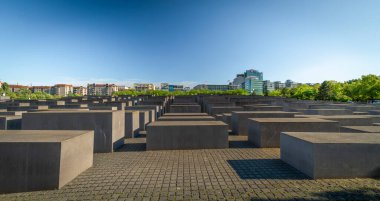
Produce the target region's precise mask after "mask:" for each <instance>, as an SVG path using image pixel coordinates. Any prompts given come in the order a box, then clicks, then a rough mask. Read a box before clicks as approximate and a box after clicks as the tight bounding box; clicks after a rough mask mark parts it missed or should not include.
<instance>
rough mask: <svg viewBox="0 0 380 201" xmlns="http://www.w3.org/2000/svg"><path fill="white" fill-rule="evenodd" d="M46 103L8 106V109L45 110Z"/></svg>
mask: <svg viewBox="0 0 380 201" xmlns="http://www.w3.org/2000/svg"><path fill="white" fill-rule="evenodd" d="M47 109H49V106H47V105H33V106H9V107H7V110H8V111H30V110H47Z"/></svg>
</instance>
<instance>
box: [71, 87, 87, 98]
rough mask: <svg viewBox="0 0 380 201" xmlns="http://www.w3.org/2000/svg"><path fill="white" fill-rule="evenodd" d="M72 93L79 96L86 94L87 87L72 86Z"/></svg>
mask: <svg viewBox="0 0 380 201" xmlns="http://www.w3.org/2000/svg"><path fill="white" fill-rule="evenodd" d="M73 93H74V94H77V95H80V96H87V87H83V86H75V87H73Z"/></svg>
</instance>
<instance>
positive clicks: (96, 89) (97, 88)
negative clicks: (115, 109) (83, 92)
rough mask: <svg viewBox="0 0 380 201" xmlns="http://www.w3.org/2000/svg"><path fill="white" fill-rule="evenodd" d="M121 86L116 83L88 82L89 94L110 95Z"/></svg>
mask: <svg viewBox="0 0 380 201" xmlns="http://www.w3.org/2000/svg"><path fill="white" fill-rule="evenodd" d="M118 90H119V88H118V86H116V85H115V84H95V83H93V84H88V85H87V94H88V95H92V96H110V95H112V93H113V92H116V91H118Z"/></svg>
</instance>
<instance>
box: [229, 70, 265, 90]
mask: <svg viewBox="0 0 380 201" xmlns="http://www.w3.org/2000/svg"><path fill="white" fill-rule="evenodd" d="M263 77H264V76H263V73H262V72H260V71H258V70H255V69H249V70H246V71H245V72H244V73H242V74H237V75H236V77H235V78H234V80H233V81H232V85H235V86H237V87H238V88H239V89H245V90H246V91H247V92H248V93H254V94H256V95H263V94H264V86H263V84H264V83H263Z"/></svg>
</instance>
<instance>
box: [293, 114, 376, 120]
mask: <svg viewBox="0 0 380 201" xmlns="http://www.w3.org/2000/svg"><path fill="white" fill-rule="evenodd" d="M295 117H301V118H318V119H368V118H371V117H370V116H369V115H331V116H325V115H295Z"/></svg>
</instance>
